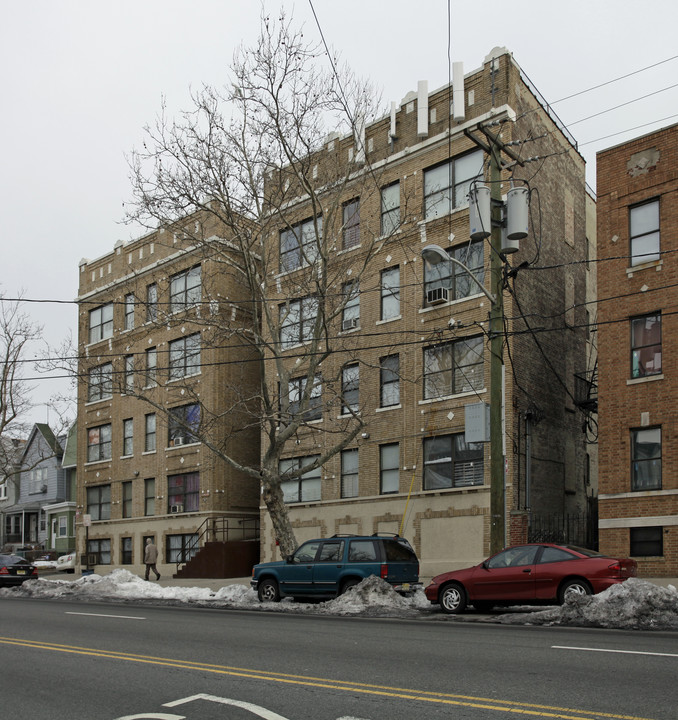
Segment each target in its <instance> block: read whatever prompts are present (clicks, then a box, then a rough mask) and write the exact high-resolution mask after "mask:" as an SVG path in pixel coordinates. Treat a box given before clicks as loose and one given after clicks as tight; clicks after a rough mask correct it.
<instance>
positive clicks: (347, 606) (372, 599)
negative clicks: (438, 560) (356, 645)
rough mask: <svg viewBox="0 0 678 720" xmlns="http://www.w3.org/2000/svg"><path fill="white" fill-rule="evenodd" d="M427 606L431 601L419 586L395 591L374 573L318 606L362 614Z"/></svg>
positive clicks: (401, 613)
mask: <svg viewBox="0 0 678 720" xmlns="http://www.w3.org/2000/svg"><path fill="white" fill-rule="evenodd" d="M424 608H425V609H427V610H430V608H431V603H430V602H429V601H428V600H427V599H426V596H425V595H424V591H423V590H418V591H417V592H416V593H413V594H412V595H411V596H409V597H404V596H403V595H399V594H398V593H397V592H396V591H395V590H394V589H393V588H392V587H391V586H390V585H389V584H388V583H387V582H386V581H385V580H382V579H381V578H378V577H377V576H376V575H370V576H369V577H367V578H365V579H364V580H361V581H360V582H359V583H358V584H357V585H355V586H354V587H352V588H350V589H349V590H347V591H346V592H345V593H344V594H343V595H340V596H339V597H338V598H335V599H334V600H328V601H327V602H325V603H322V606H320V607H319V610H320V611H321V612H324V613H327V614H331V615H363V616H369V617H376V616H384V615H393V611H394V610H395V611H396V612H397V614H398V615H399V616H409V615H417V614H419V612H418V611H419V610H422V609H424Z"/></svg>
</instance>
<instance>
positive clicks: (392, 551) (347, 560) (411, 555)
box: [251, 533, 423, 602]
mask: <svg viewBox="0 0 678 720" xmlns="http://www.w3.org/2000/svg"><path fill="white" fill-rule="evenodd" d="M370 575H376V576H377V577H380V578H382V579H383V580H385V581H386V582H387V583H390V585H391V586H392V587H393V589H394V590H396V591H397V592H399V593H409V592H413V591H414V590H418V589H420V588H423V585H422V583H420V582H419V560H418V559H417V556H416V554H415V552H414V550H413V549H412V547H411V545H410V544H409V543H408V542H407V540H405V538H403V537H400V536H398V535H389V536H385V535H383V534H382V535H380V534H378V533H377V534H374V535H333V536H332V537H330V538H320V539H318V540H309V541H308V542H305V543H303V544H302V545H300V546H299V547H298V548H297V549H296V550H295V551H294V552H293V553H292V554H291V555H288V556H287V558H286V559H285V560H279V561H276V562H268V563H260V564H259V565H255V566H254V568H253V569H252V580H251V585H252V588H254V590H256V591H257V594H258V596H259V600H260V601H262V602H264V601H266V602H277V601H278V600H280V598H281V597H286V596H292V597H300V598H301V597H305V598H306V597H314V598H333V597H337V596H338V595H341V594H342V593H344V592H346V591H347V590H348V589H349V588H351V587H353V586H354V585H357V584H358V583H359V582H360V581H361V580H363V579H364V578H366V577H369V576H370Z"/></svg>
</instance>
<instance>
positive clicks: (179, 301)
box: [170, 265, 202, 312]
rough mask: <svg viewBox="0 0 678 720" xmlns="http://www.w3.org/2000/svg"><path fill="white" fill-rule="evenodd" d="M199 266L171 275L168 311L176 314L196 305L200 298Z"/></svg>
mask: <svg viewBox="0 0 678 720" xmlns="http://www.w3.org/2000/svg"><path fill="white" fill-rule="evenodd" d="M200 283H201V270H200V265H196V266H195V267H192V268H191V269H190V270H185V271H184V272H180V273H177V274H176V275H173V276H172V278H171V280H170V310H171V311H172V312H178V311H180V310H185V309H186V308H188V307H192V306H193V305H198V304H199V303H200V300H201V298H202V290H201V287H200Z"/></svg>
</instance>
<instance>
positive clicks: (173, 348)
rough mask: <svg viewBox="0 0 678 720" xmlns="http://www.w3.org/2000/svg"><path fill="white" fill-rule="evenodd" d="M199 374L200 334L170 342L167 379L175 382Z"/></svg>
mask: <svg viewBox="0 0 678 720" xmlns="http://www.w3.org/2000/svg"><path fill="white" fill-rule="evenodd" d="M199 372H200V333H199V332H198V333H194V334H193V335H188V336H186V337H182V338H179V339H177V340H172V341H171V342H170V344H169V379H170V380H177V379H179V378H183V377H187V376H189V375H197V374H198V373H199Z"/></svg>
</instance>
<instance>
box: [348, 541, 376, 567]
mask: <svg viewBox="0 0 678 720" xmlns="http://www.w3.org/2000/svg"><path fill="white" fill-rule="evenodd" d="M378 558H379V555H378V554H377V548H376V546H375V543H374V540H351V542H350V545H349V546H348V561H349V562H377V559H378Z"/></svg>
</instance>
